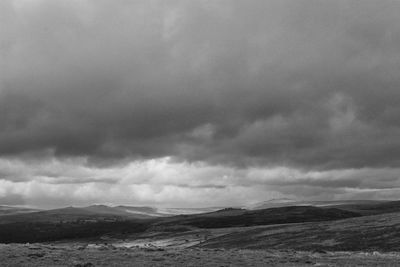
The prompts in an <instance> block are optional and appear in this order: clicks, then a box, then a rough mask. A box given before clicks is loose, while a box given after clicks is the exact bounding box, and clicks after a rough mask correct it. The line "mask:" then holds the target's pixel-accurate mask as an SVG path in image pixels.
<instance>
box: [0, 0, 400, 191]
mask: <svg viewBox="0 0 400 267" xmlns="http://www.w3.org/2000/svg"><path fill="white" fill-rule="evenodd" d="M0 10H1V11H0V12H1V24H2V26H1V28H0V38H1V39H0V40H1V63H0V70H1V71H0V72H1V74H0V75H1V76H0V79H1V80H0V153H1V154H2V155H3V156H10V155H19V154H21V153H27V152H29V153H31V152H41V151H42V152H43V151H44V152H43V153H45V152H46V151H47V152H48V153H50V154H54V155H56V156H60V157H64V156H65V157H70V156H88V157H89V158H91V159H92V160H94V162H103V163H104V162H107V161H108V159H112V158H124V157H128V158H129V157H139V158H153V157H162V156H175V157H177V158H179V159H186V160H203V161H208V162H210V163H216V162H219V163H224V164H225V163H226V164H237V165H239V164H250V165H253V164H269V165H287V166H289V165H291V166H297V167H300V168H306V169H308V168H316V169H335V168H352V167H354V168H359V167H366V166H370V167H373V166H376V167H398V166H400V162H399V159H400V139H399V138H398V137H399V136H400V121H399V120H398V118H399V116H400V108H399V107H398V103H400V91H399V90H398V88H399V86H400V78H399V75H398V70H399V67H400V53H399V47H400V27H399V26H398V25H400V17H399V16H398V14H399V12H400V3H399V2H398V1H379V2H378V1H309V0H307V1H189V2H188V1H168V2H165V1H113V2H112V3H111V2H109V1H94V0H93V1H23V0H16V1H2V3H1V7H0ZM350 183H354V182H350ZM354 185H355V184H354Z"/></svg>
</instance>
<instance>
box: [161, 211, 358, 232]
mask: <svg viewBox="0 0 400 267" xmlns="http://www.w3.org/2000/svg"><path fill="white" fill-rule="evenodd" d="M358 216H361V215H360V214H359V213H356V212H352V211H345V210H340V209H336V208H319V207H312V206H291V207H280V208H270V209H264V210H245V209H236V208H231V209H223V210H219V211H215V212H210V213H203V214H194V215H180V216H175V217H170V218H165V219H162V220H161V221H160V223H159V224H163V225H189V226H195V227H199V228H224V227H243V226H255V225H269V224H286V223H299V222H313V221H325V220H338V219H343V218H352V217H358Z"/></svg>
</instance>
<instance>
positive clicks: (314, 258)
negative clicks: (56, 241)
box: [0, 244, 400, 267]
mask: <svg viewBox="0 0 400 267" xmlns="http://www.w3.org/2000/svg"><path fill="white" fill-rule="evenodd" d="M0 262H1V263H0V265H1V266H7V267H8V266H15V267H17V266H18V267H19V266H76V267H78V266H85V267H90V266H400V254H399V253H385V254H381V253H378V252H372V253H362V252H359V253H357V252H335V253H331V252H324V251H315V252H296V251H274V250H239V249H232V250H224V249H190V248H186V249H165V250H164V249H157V248H116V247H114V246H111V245H109V246H97V247H91V246H80V245H74V244H72V245H62V246H60V245H43V244H30V245H21V244H10V245H0Z"/></svg>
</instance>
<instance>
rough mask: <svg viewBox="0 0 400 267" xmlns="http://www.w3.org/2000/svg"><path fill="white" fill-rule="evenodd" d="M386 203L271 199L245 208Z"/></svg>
mask: <svg viewBox="0 0 400 267" xmlns="http://www.w3.org/2000/svg"><path fill="white" fill-rule="evenodd" d="M386 202H388V201H385V200H333V201H306V200H304V201H298V200H292V199H288V198H283V199H271V200H267V201H263V202H258V203H254V204H252V205H248V206H245V207H244V208H245V209H250V210H261V209H269V208H280V207H290V206H314V207H328V206H339V205H373V204H380V203H386Z"/></svg>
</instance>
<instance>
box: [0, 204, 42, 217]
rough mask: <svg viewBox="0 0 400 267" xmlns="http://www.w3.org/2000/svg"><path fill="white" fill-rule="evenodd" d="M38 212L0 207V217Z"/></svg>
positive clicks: (12, 207) (21, 208)
mask: <svg viewBox="0 0 400 267" xmlns="http://www.w3.org/2000/svg"><path fill="white" fill-rule="evenodd" d="M35 211H39V210H38V209H32V208H25V207H14V206H0V216H1V215H11V214H20V213H29V212H35Z"/></svg>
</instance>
